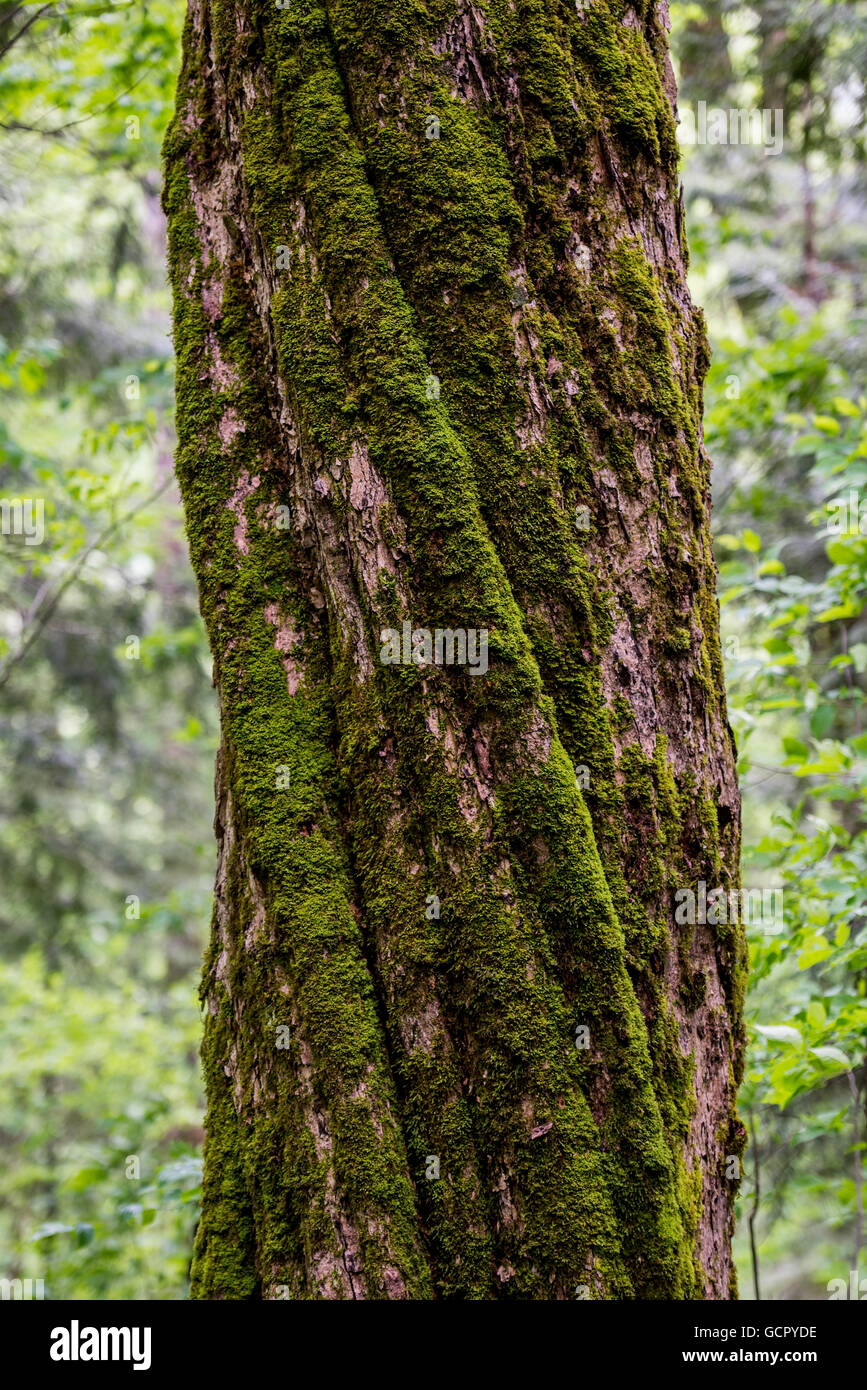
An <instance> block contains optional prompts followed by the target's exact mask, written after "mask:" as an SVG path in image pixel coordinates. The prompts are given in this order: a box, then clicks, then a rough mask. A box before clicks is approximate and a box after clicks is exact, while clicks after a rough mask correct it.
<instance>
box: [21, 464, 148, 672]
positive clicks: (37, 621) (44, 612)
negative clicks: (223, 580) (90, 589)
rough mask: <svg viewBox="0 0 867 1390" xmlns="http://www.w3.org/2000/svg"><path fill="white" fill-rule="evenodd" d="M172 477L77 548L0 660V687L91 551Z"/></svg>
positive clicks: (76, 576) (41, 629)
mask: <svg viewBox="0 0 867 1390" xmlns="http://www.w3.org/2000/svg"><path fill="white" fill-rule="evenodd" d="M173 479H174V475H173V474H169V476H168V477H167V478H166V480H165V482H163V483H161V484H160V486H159V487H158V488H157V490H156V492H152V493H151V495H150V496H149V497H146V498H145V499H144V501H142V502H139V504H138V505H137V506H135V507H133V508H132V509H131V510H130V511H128V512H124V514H123V516H120V517H117V518H116V520H114V521H112V522H111V523H110V525H108V526H107V527H106V528H105V530H104V531H101V532H100V534H99V535H98V536H97V537H96V538H95V539H94V540H92V541H91V542H90V544H89V545H87V546H85V548H84V549H83V550H82V551H79V553H78V555H77V556H76V558H75V561H74V563H73V565H72V568H71V569H70V570H69V572H68V574H66V575H65V576H64V578H63V579H62V580H61V581H60V582H59V583H58V584H57V585H55V587H54V589H53V590H52V591H51V592H50V593H48V594H47V595H46V597H45V599H44V601H43V603H42V604H41V606H40V607H39V608H38V609H37V611H36V612H33V609H32V607H31V616H32V626H31V628H30V631H29V632H27V633H26V634H24V635H23V636H22V640H21V642H20V643H19V645H18V648H17V650H16V651H14V652H13V653H12V655H11V656H10V657H9V658H8V659H7V660H6V661H5V662H4V663H3V664H2V666H0V690H2V688H3V686H4V685H5V684H6V682H7V681H8V680H9V677H10V675H11V674H12V672H13V670H14V669H15V667H16V666H18V665H20V663H21V662H22V661H23V660H24V658H25V657H26V655H27V653H28V652H29V651H30V648H31V647H32V646H33V643H34V642H35V641H36V639H37V637H39V635H40V633H41V632H42V631H43V630H44V628H45V626H46V624H47V623H48V621H49V619H50V618H51V616H52V614H53V613H54V612H55V610H56V608H57V605H58V604H59V602H60V600H61V599H62V598H63V595H64V594H65V593H66V591H67V589H69V588H71V586H72V585H73V584H74V583H75V581H76V579H77V578H78V576H79V574H80V573H81V571H82V569H83V568H84V566H85V564H86V563H87V561H88V560H89V558H90V556H91V555H92V554H93V552H94V551H95V550H99V549H100V548H101V547H102V546H103V545H104V544H105V542H106V541H107V540H109V538H110V537H111V536H113V535H114V533H115V532H116V531H118V530H119V529H120V528H121V526H124V525H125V524H126V522H128V521H131V520H132V518H133V517H134V516H137V515H138V513H139V512H140V511H142V510H143V509H144V508H145V507H149V506H150V504H151V503H152V502H155V501H156V500H157V498H158V497H161V496H162V494H163V493H164V492H165V491H166V489H167V488H168V487H169V485H170V484H171V483H172V481H173ZM44 588H45V586H43V590H44Z"/></svg>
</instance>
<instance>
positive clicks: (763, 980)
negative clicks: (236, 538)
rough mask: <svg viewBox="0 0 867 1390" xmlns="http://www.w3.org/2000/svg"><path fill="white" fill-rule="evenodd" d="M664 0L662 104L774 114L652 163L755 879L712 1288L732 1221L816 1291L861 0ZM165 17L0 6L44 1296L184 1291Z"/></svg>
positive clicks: (860, 446)
mask: <svg viewBox="0 0 867 1390" xmlns="http://www.w3.org/2000/svg"><path fill="white" fill-rule="evenodd" d="M671 12H672V21H673V32H672V43H673V51H674V57H675V66H676V69H677V71H678V76H679V80H680V89H681V104H682V105H684V104H687V103H688V104H690V105H691V106H693V107H695V105H696V104H697V103H698V102H700V101H704V102H706V103H707V104H708V105H709V106H720V107H722V108H724V109H729V108H749V107H756V108H772V109H773V108H779V109H781V110H782V111H783V113H784V117H785V144H784V148H783V151H782V153H780V154H776V155H775V154H773V153H771V152H770V151H768V150H765V149H763V148H762V147H761V146H758V145H725V146H723V145H716V146H712V145H696V146H692V147H689V148H685V150H684V173H683V178H684V185H685V200H686V204H687V216H688V221H687V225H688V230H689V236H690V244H691V249H692V268H691V281H692V285H693V293H694V297H695V299H696V300H697V301H698V302H699V303H702V304H703V305H705V307H706V311H707V315H708V320H709V327H710V333H711V338H712V343H713V348H714V365H713V367H712V369H711V373H710V376H709V379H708V383H707V391H706V406H707V409H706V428H707V439H708V447H709V451H710V453H711V456H712V458H713V459H714V463H715V469H714V495H715V526H716V531H717V546H718V558H719V562H720V573H721V589H722V602H723V608H722V611H723V623H724V642H725V650H726V656H727V660H728V668H729V679H730V702H731V715H732V721H733V724H734V726H735V729H736V733H737V736H738V744H739V748H740V752H741V759H740V770H741V774H742V778H743V787H744V796H745V803H744V811H745V820H744V823H745V862H744V883H745V885H746V886H748V887H750V888H752V887H779V888H782V890H783V893H784V916H785V926H784V930H783V931H782V932H779V933H773V932H769V933H768V934H763V933H762V931H761V928H760V927H759V928H756V929H753V928H751V929H750V930H751V933H752V939H751V955H752V968H753V975H752V985H751V993H750V997H749V1005H748V1007H749V1022H750V1054H749V1062H748V1069H747V1079H746V1082H745V1085H744V1089H743V1093H742V1108H743V1111H744V1114H745V1116H746V1118H747V1121H748V1127H749V1129H750V1131H751V1135H752V1143H751V1146H750V1148H749V1150H748V1152H747V1157H746V1161H745V1168H746V1171H745V1176H744V1180H743V1183H742V1190H741V1197H740V1202H739V1205H740V1221H739V1228H738V1236H737V1253H738V1259H739V1268H740V1275H741V1289H742V1295H743V1296H744V1297H751V1296H753V1264H752V1258H751V1251H750V1229H751V1227H752V1230H753V1232H754V1236H755V1243H756V1249H757V1255H758V1265H759V1278H760V1282H761V1292H762V1296H763V1297H786V1296H787V1297H795V1298H816V1297H819V1298H821V1297H826V1296H827V1293H826V1285H827V1281H828V1280H829V1279H831V1278H837V1277H841V1276H842V1277H844V1278H846V1277H847V1272H848V1270H849V1269H850V1268H852V1267H856V1266H857V1265H858V1263H859V1258H860V1261H861V1265H862V1268H863V1265H864V1255H863V1242H862V1235H863V1230H862V1228H863V1222H862V1220H861V1217H860V1215H859V1212H860V1211H861V1210H862V1208H863V1187H862V1182H861V1154H862V1153H863V1150H864V1145H865V1140H867V1123H865V1113H864V1105H865V1099H864V1098H865V1053H867V998H865V979H867V850H865V848H864V846H865V843H867V841H865V835H864V830H865V826H864V803H865V798H867V722H865V719H864V711H863V702H864V693H865V690H867V615H865V614H864V599H865V595H867V586H865V569H867V534H865V533H867V398H865V396H864V394H863V381H864V365H865V352H867V332H865V328H867V325H865V296H864V288H863V274H862V268H863V264H864V252H865V240H867V217H865V206H864V204H865V197H867V189H865V185H867V178H865V171H867V160H865V150H864V136H863V130H864V122H863V116H864V103H865V90H864V80H863V74H864V72H865V68H867V5H865V4H863V3H836V0H763V3H762V4H761V6H756V7H755V8H750V7H749V6H746V5H743V4H740V3H735V2H734V0H706V3H702V4H700V5H699V4H692V3H689V4H681V3H674V4H672V6H671ZM182 21H183V5H182V4H180V3H177V0H118V3H110V0H90V2H88V0H59V3H47V4H42V5H39V4H16V3H7V0H0V160H2V169H3V178H2V182H0V211H2V216H0V391H2V395H3V411H2V423H0V502H2V500H3V499H6V501H7V502H11V501H13V500H15V499H19V500H22V499H30V500H31V501H32V502H33V503H34V505H35V504H37V503H41V505H42V509H43V514H44V538H43V539H42V540H41V541H40V542H39V543H28V537H27V536H26V535H3V536H2V538H0V853H2V864H3V886H4V892H3V897H2V902H0V925H2V937H0V1003H2V1015H0V1057H2V1062H0V1068H2V1085H0V1146H2V1153H3V1158H4V1162H3V1165H2V1170H0V1274H2V1275H3V1277H8V1278H14V1277H21V1278H27V1277H31V1278H44V1279H45V1281H46V1294H47V1296H48V1297H52V1298H64V1297H73V1298H74V1297H80V1298H114V1299H138V1298H165V1299H174V1298H183V1297H184V1296H185V1295H186V1290H187V1282H186V1280H187V1266H188V1261H189V1255H190V1249H191V1238H192V1231H193V1227H194V1223H195V1217H196V1203H197V1200H198V1183H199V1170H200V1164H199V1150H200V1140H201V1131H200V1129H199V1123H200V1117H201V1097H200V1091H199V1077H198V1065H197V1060H196V1047H197V1039H198V1033H199V1018H198V1009H197V1004H196V998H195V988H196V983H197V976H198V961H199V957H200V952H201V948H202V945H203V944H204V939H205V934H206V923H207V918H208V914H209V897H210V886H211V878H212V868H213V848H212V843H211V834H210V824H211V818H212V795H211V792H212V762H213V753H214V748H215V744H216V710H215V707H214V705H215V702H214V698H213V693H212V691H211V689H210V677H209V660H208V655H207V650H206V645H205V642H204V637H203V634H202V629H201V624H200V622H199V618H198V614H197V609H196V598H195V592H194V586H193V581H192V577H191V574H190V570H189V566H188V563H187V559H186V551H185V545H184V540H183V532H182V525H181V520H180V512H179V505H178V499H177V495H176V493H175V491H174V487H173V484H172V481H171V452H172V442H173V436H172V426H171V389H172V363H171V354H170V347H169V342H168V338H167V327H168V308H169V304H168V293H167V288H166V283H165V277H164V271H163V254H164V253H163V224H162V215H161V212H160V208H159V177H160V176H159V144H160V140H161V136H162V131H163V129H164V126H165V123H166V121H167V118H168V113H169V109H170V105H171V100H172V91H173V86H174V74H175V71H176V68H177V62H178V52H177V50H178V42H179V30H180V26H181V24H182ZM862 498H863V503H862ZM844 504H845V507H844ZM862 510H863V511H864V514H865V520H864V525H863V529H862V526H861V511H862ZM7 529H8V528H7ZM31 541H32V538H31ZM757 1175H758V1178H759V1190H758V1192H757V1191H756V1176H757Z"/></svg>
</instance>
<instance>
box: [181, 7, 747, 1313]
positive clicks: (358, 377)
mask: <svg viewBox="0 0 867 1390" xmlns="http://www.w3.org/2000/svg"><path fill="white" fill-rule="evenodd" d="M667 24H668V17H667V11H666V6H665V4H663V3H660V4H657V5H655V6H653V5H650V4H647V3H644V4H640V3H639V4H636V5H635V6H633V7H626V8H624V7H623V6H622V5H620V4H616V3H608V4H606V3H604V0H593V2H592V3H590V0H584V3H579V4H578V5H577V6H576V5H575V4H574V3H571V0H570V3H565V0H564V3H562V4H561V3H557V0H488V3H485V4H467V3H464V2H463V0H430V3H429V4H427V5H426V6H424V7H422V6H413V5H409V4H405V3H399V2H398V0H395V3H393V4H392V3H383V0H325V3H322V0H320V2H319V3H316V2H315V0H290V2H289V3H287V4H286V5H285V6H283V7H281V8H278V7H277V5H276V4H274V3H270V0H191V3H190V5H189V11H188V17H187V23H186V31H185V40H184V57H183V68H182V72H181V76H180V80H179V86H178V95H177V108H176V115H175V119H174V122H173V125H172V126H171V129H170V130H169V132H168V135H167V139H166V185H165V195H164V197H165V206H166V211H167V214H168V218H169V231H170V264H171V275H172V281H173V287H174V306H175V340H176V350H177V414H178V437H179V443H178V453H177V473H178V477H179V480H180V484H181V488H182V493H183V499H184V506H185V511H186V517H187V526H188V534H189V541H190V547H191V553H192V560H193V564H194V567H195V570H196V573H197V576H198V581H199V587H200V595H201V606H202V612H203V616H204V619H205V622H206V625H207V629H208V633H209V637H210V642H211V646H212V650H213V655H214V672H215V684H216V687H217V690H218V692H219V699H220V707H221V713H222V730H223V734H222V747H221V751H220V755H219V758H218V768H217V816H216V832H217V841H218V851H219V857H218V872H217V886H216V896H215V909H214V919H213V928H212V940H211V944H210V948H209V951H208V953H207V956H206V963H205V972H204V980H203V991H202V992H203V1000H204V1002H205V1004H206V1022H205V1038H204V1043H203V1059H204V1069H205V1076H206V1083H207V1096H208V1115H207V1140H206V1146H205V1175H204V1191H203V1207H202V1215H201V1220H200V1223H199V1227H198V1233H197V1240H196V1250H195V1256H194V1261H193V1273H192V1291H193V1296H194V1297H199V1298H233V1299H258V1298H277V1297H291V1298H313V1299H317V1298H346V1299H349V1298H379V1299H400V1298H417V1299H418V1298H420V1299H431V1298H471V1299H492V1298H521V1299H549V1298H553V1299H563V1298H574V1297H578V1298H583V1297H589V1298H594V1299H613V1298H682V1299H687V1298H703V1297H705V1298H728V1297H733V1296H735V1289H734V1275H733V1270H732V1262H731V1254H730V1237H731V1227H732V1206H733V1200H734V1195H735V1191H736V1187H737V1177H736V1174H735V1173H734V1171H733V1163H734V1168H737V1160H738V1158H739V1155H740V1153H741V1150H742V1146H743V1130H742V1127H741V1126H740V1124H739V1122H738V1120H737V1117H736V1114H735V1109H734V1096H735V1087H736V1083H737V1080H738V1079H739V1068H740V1060H739V1059H740V1046H741V993H742V985H743V974H744V947H743V940H742V935H741V929H740V927H739V926H738V925H737V924H731V923H729V924H722V925H714V926H712V925H707V924H702V923H701V922H699V923H697V924H696V925H694V926H689V925H686V926H681V925H678V924H677V922H676V920H675V896H674V895H675V892H676V891H677V890H678V889H680V888H692V889H694V890H696V891H698V887H697V886H698V884H699V882H700V881H702V880H703V881H704V882H705V883H706V884H707V889H708V891H710V890H711V888H712V887H716V886H721V887H724V888H726V889H731V888H734V887H736V885H737V882H738V880H737V862H738V840H739V803H738V793H737V785H736V778H735V771H734V752H733V743H732V739H731V735H730V732H729V727H728V722H727V717H726V710H725V700H724V687H723V672H722V663H721V656H720V646H719V636H718V609H717V604H716V599H715V594H714V586H715V570H714V564H713V559H712V554H711V546H710V539H709V530H708V507H709V465H708V461H707V458H706V456H705V453H704V451H703V446H702V438H701V412H702V390H701V388H702V380H703V376H704V372H705V369H706V361H707V355H706V345H705V337H704V331H703V326H702V319H701V315H700V313H698V312H697V311H696V310H695V309H694V308H693V307H692V305H691V303H690V299H689V295H688V292H687V288H686V280H685V260H686V250H685V241H684V234H683V227H682V213H681V201H680V197H679V190H678V179H677V148H676V141H675V116H674V102H675V92H674V83H673V78H672V75H671V68H670V64H669V60H668V53H667V35H666V29H667ZM404 624H408V627H407V628H406V632H407V634H412V636H411V637H410V646H411V652H414V653H415V655H416V656H417V657H418V658H420V660H410V661H408V662H406V661H405V660H404V658H405V657H406V655H407V653H406V651H405V650H404V647H403V642H404V636H403V634H404ZM437 629H440V630H451V631H456V630H461V631H463V632H466V633H468V634H469V643H470V645H469V648H468V654H467V656H466V660H465V662H464V663H463V664H460V662H459V661H458V662H455V663H454V664H448V660H447V655H446V657H445V659H444V660H442V661H438V660H437V659H436V658H437V652H436V649H435V648H434V654H433V658H431V651H430V650H428V648H427V647H426V646H425V640H424V633H425V631H429V632H430V633H431V634H435V633H436V630H437ZM390 631H394V632H396V633H398V634H399V641H398V643H397V646H396V647H394V648H393V644H392V645H391V646H390V645H389V644H390V642H391V638H390V636H389V632H390ZM474 633H475V634H476V643H477V645H476V646H475V647H473V645H472V641H473V636H472V635H473V634H474ZM485 633H487V634H488V651H487V662H486V661H485V660H484V659H483V658H482V655H481V653H482V646H481V643H482V636H481V634H485ZM473 652H474V653H475V658H474V657H473ZM395 653H396V654H397V660H396V661H395V660H393V659H392V658H393V657H394V656H395ZM446 653H447V648H446ZM457 655H458V657H459V658H460V656H461V651H460V650H459V649H458V650H457ZM485 666H487V669H484V668H485Z"/></svg>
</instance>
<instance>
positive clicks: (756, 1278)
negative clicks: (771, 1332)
mask: <svg viewBox="0 0 867 1390" xmlns="http://www.w3.org/2000/svg"><path fill="white" fill-rule="evenodd" d="M749 1120H750V1143H751V1145H752V1150H753V1173H754V1182H753V1205H752V1208H751V1210H750V1217H749V1226H750V1253H751V1255H752V1259H753V1283H754V1285H755V1289H756V1302H757V1303H761V1301H762V1296H761V1294H760V1293H759V1255H758V1250H757V1249H756V1224H755V1223H756V1217H757V1216H758V1212H759V1197H760V1196H761V1188H760V1186H759V1178H760V1168H759V1146H758V1144H757V1143H756V1124H755V1119H754V1117H753V1112H752V1110H750V1112H749Z"/></svg>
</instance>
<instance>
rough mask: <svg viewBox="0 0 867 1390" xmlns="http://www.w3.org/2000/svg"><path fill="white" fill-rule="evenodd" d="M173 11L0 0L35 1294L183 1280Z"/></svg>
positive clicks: (188, 1028)
mask: <svg viewBox="0 0 867 1390" xmlns="http://www.w3.org/2000/svg"><path fill="white" fill-rule="evenodd" d="M182 18H183V10H182V7H181V6H179V5H177V4H175V3H148V4H131V3H130V4H110V3H107V2H106V0H104V2H103V3H64V4H49V5H43V6H35V5H27V6H21V5H14V4H0V159H2V166H3V177H2V180H0V185H2V186H0V205H2V206H0V211H2V215H0V391H2V397H3V410H2V426H0V498H3V499H7V500H9V501H12V500H15V499H19V500H20V499H23V500H25V501H29V502H30V503H31V504H33V506H34V507H36V506H41V509H42V513H43V515H44V538H43V539H42V540H41V543H32V542H33V540H34V537H33V536H31V537H30V539H28V537H27V536H26V535H14V534H6V535H3V536H2V537H0V862H2V866H3V867H2V878H3V895H2V900H0V931H2V935H0V1009H2V1019H0V1029H2V1038H0V1044H2V1045H0V1058H2V1061H0V1069H2V1079H0V1148H2V1153H3V1158H4V1161H3V1164H2V1167H0V1274H2V1275H3V1277H6V1278H27V1277H33V1278H44V1280H45V1284H46V1296H47V1297H50V1298H76V1297H79V1298H116V1299H139V1298H167V1299H171V1298H181V1297H184V1296H185V1293H186V1287H187V1285H186V1277H187V1265H188V1262H189V1253H190V1246H191V1237H192V1232H193V1229H194V1224H195V1215H196V1199H197V1195H198V1182H199V1176H198V1174H199V1167H200V1160H199V1148H200V1140H201V1129H200V1124H201V1113H202V1103H201V1097H200V1084H199V1075H198V1063H197V1056H196V1053H197V1040H198V1033H199V1014H198V1007H197V1002H196V997H195V986H196V980H197V975H198V967H199V960H200V956H201V949H202V945H203V942H204V937H205V930H206V924H207V919H208V915H209V902H210V891H211V881H212V871H213V857H214V856H213V849H212V843H211V835H210V823H211V820H212V815H213V810H212V780H213V772H212V769H213V753H214V747H215V742H216V713H215V709H214V699H213V692H212V690H211V688H210V663H209V657H208V653H207V648H206V643H205V640H204V636H203V633H202V630H201V624H200V621H199V617H198V612H197V602H196V596H195V590H194V585H193V582H192V578H191V575H190V572H189V566H188V563H187V559H186V546H185V542H184V536H183V529H182V524H181V519H180V510H179V503H178V498H177V495H176V493H175V491H174V484H173V480H172V473H171V454H172V423H171V404H172V362H171V349H170V343H169V340H168V337H167V326H168V308H169V300H168V292H167V288H166V284H165V273H164V269H163V256H164V250H163V227H162V214H161V211H160V207H159V144H160V140H161V136H162V130H163V127H164V124H165V120H166V116H167V112H168V108H169V105H170V103H171V98H172V89H173V85H174V73H175V71H176V67H177V62H178V55H177V47H178V29H179V25H180V23H181V21H182ZM33 515H34V513H31V516H33ZM131 1160H135V1161H134V1162H132V1161H131ZM130 1174H137V1176H135V1175H133V1176H130Z"/></svg>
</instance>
